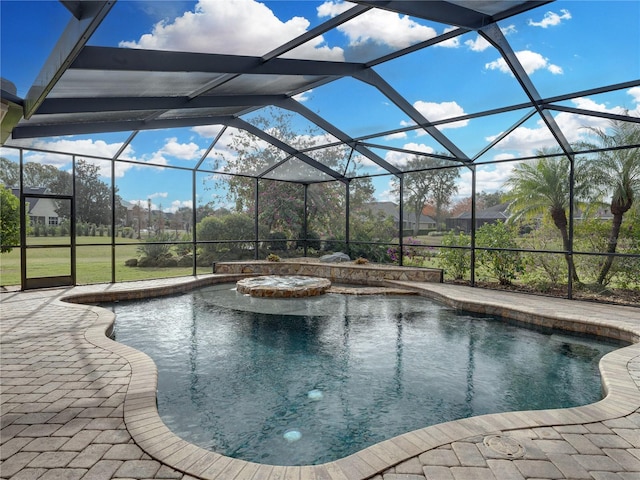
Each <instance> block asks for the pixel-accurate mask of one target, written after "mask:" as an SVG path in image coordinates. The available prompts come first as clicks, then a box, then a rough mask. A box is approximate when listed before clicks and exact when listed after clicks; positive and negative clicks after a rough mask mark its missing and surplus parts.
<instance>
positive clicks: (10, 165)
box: [0, 157, 20, 188]
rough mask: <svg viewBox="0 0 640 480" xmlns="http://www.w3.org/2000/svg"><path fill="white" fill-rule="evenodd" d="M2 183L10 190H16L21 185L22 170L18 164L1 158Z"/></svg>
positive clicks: (0, 176)
mask: <svg viewBox="0 0 640 480" xmlns="http://www.w3.org/2000/svg"><path fill="white" fill-rule="evenodd" d="M0 182H2V183H3V184H4V185H5V186H7V187H9V188H11V187H13V188H16V187H17V186H18V185H19V184H20V168H19V167H18V164H17V163H15V162H12V161H11V160H9V159H8V158H5V157H0Z"/></svg>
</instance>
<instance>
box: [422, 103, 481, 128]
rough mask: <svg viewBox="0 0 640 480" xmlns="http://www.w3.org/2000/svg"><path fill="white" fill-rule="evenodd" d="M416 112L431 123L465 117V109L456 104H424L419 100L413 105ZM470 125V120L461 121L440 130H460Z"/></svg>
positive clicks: (444, 126) (448, 124) (445, 125)
mask: <svg viewBox="0 0 640 480" xmlns="http://www.w3.org/2000/svg"><path fill="white" fill-rule="evenodd" d="M413 106H414V107H415V109H416V110H418V111H419V112H420V113H421V114H422V115H424V116H425V118H426V119H427V120H429V121H431V122H434V121H436V120H443V119H446V118H453V117H459V116H461V115H464V114H465V112H464V109H463V108H462V107H461V106H460V105H458V104H457V103H456V102H441V103H435V102H423V101H422V100H418V101H417V102H415V103H414V104H413ZM468 123H469V121H468V120H461V121H459V122H453V123H447V124H443V125H439V126H438V128H439V129H440V130H444V129H447V128H460V127H465V126H467V124H468Z"/></svg>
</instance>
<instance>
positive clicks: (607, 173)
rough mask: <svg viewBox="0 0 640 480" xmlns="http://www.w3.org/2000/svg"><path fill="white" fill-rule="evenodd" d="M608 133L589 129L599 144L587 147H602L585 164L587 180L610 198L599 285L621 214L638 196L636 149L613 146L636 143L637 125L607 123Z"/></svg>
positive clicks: (638, 157)
mask: <svg viewBox="0 0 640 480" xmlns="http://www.w3.org/2000/svg"><path fill="white" fill-rule="evenodd" d="M610 127H611V130H610V131H611V133H607V132H606V131H605V130H602V129H598V128H589V130H590V131H591V132H593V133H594V134H595V135H596V137H597V138H598V140H599V142H600V145H588V147H600V148H606V149H608V150H606V151H600V152H599V153H598V154H597V156H596V157H595V158H594V159H592V160H590V161H589V166H588V175H589V178H590V180H591V181H592V182H593V183H594V184H595V185H596V186H597V187H598V188H599V189H600V191H601V192H602V193H603V194H606V195H610V198H611V201H610V209H611V214H612V215H613V219H612V223H611V232H610V233H609V240H608V242H607V251H606V253H607V254H609V255H608V256H607V258H606V260H605V261H604V263H603V264H602V268H601V270H600V273H599V274H598V279H597V280H596V281H597V283H598V284H599V285H603V284H604V282H605V279H606V277H607V274H608V272H609V269H610V268H611V265H612V264H613V260H614V257H613V254H614V253H616V248H617V245H618V237H619V236H620V227H621V225H622V220H623V218H624V215H625V214H626V213H627V212H628V211H629V210H631V207H632V206H633V202H634V200H635V197H636V196H638V195H640V149H638V148H622V149H616V148H615V147H619V146H625V145H638V144H640V125H638V124H637V123H631V122H622V121H617V120H612V121H611V125H610Z"/></svg>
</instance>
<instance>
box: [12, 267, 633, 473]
mask: <svg viewBox="0 0 640 480" xmlns="http://www.w3.org/2000/svg"><path fill="white" fill-rule="evenodd" d="M224 278H230V279H235V277H232V276H224V275H208V276H203V277H198V279H197V280H195V281H194V279H193V278H192V277H189V278H179V279H168V280H157V281H149V282H133V283H126V284H124V283H123V284H105V285H92V286H82V287H74V288H68V289H51V290H40V291H28V292H4V293H1V294H0V308H1V310H0V314H1V318H2V322H1V331H0V333H1V335H2V338H1V352H0V353H1V388H2V390H1V397H0V398H1V399H0V402H1V425H0V427H1V430H0V462H1V463H0V476H1V477H2V478H7V479H8V478H11V479H17V480H28V479H40V478H42V479H46V480H53V479H69V480H75V479H89V480H94V479H96V480H98V479H111V478H138V479H146V478H170V479H181V478H194V477H195V478H205V479H209V478H210V479H213V478H216V479H229V480H231V479H238V480H242V479H247V480H248V479H254V480H258V479H275V478H282V479H301V480H302V479H335V480H339V479H340V480H345V479H349V480H350V479H365V478H376V479H378V480H381V479H384V480H414V479H416V480H424V479H429V480H430V479H436V480H446V479H455V480H463V479H476V478H477V479H483V480H490V479H494V478H495V479H498V480H502V479H505V480H506V479H524V478H528V479H534V478H538V479H544V478H549V479H551V478H554V479H555V478H561V479H562V478H566V479H597V480H600V479H601V480H604V479H606V480H631V479H636V480H637V479H640V410H639V408H640V344H638V343H635V344H633V345H631V346H629V347H624V348H621V349H619V350H616V351H615V352H612V353H610V354H609V355H607V356H606V357H605V358H604V359H603V362H602V363H601V366H602V370H603V383H604V388H605V390H606V392H607V396H606V398H604V399H603V400H602V401H600V402H598V403H596V404H593V405H587V406H584V407H578V408H572V409H558V410H544V411H532V412H511V413H504V414H492V415H485V416H480V417H472V418H470V419H464V420H459V421H456V422H450V423H447V424H441V425H437V426H432V427H427V428H424V429H421V430H417V431H414V432H410V433H407V434H405V435H401V436H399V437H396V438H394V439H391V440H388V441H386V442H383V443H380V444H378V445H375V446H373V447H370V448H368V449H365V450H363V451H362V452H359V453H357V454H355V455H353V456H351V457H348V458H345V459H341V460H338V461H336V462H331V463H328V464H324V465H319V466H310V467H281V466H267V465H258V464H254V463H249V462H244V461H240V460H232V459H229V458H227V457H223V456H221V455H218V454H215V453H213V452H208V451H206V450H203V449H201V448H199V447H196V446H194V445H191V444H189V443H188V442H186V441H184V440H182V439H180V438H178V437H176V436H175V435H174V434H173V433H171V432H170V431H169V430H168V429H167V428H166V426H165V425H164V424H163V423H162V421H161V420H160V417H159V416H158V413H157V410H156V407H155V389H156V378H157V377H156V370H155V366H154V364H153V362H152V361H151V360H150V359H149V358H148V357H147V356H146V355H145V354H143V353H140V352H136V351H135V350H133V349H131V348H129V347H126V346H124V345H120V344H118V343H115V342H113V341H112V340H110V339H109V338H108V337H107V336H106V335H105V332H106V331H108V329H109V327H110V325H111V324H112V322H113V314H112V313H111V312H109V311H107V310H105V309H101V308H99V307H95V306H91V305H82V304H75V303H66V302H63V301H62V300H61V299H62V298H64V297H69V296H76V297H83V298H84V299H85V300H88V301H95V299H96V298H97V296H96V294H98V293H100V294H106V295H109V296H110V298H115V297H117V296H118V295H128V296H133V297H140V296H143V295H145V294H149V293H152V292H154V291H157V292H161V293H168V292H171V291H180V290H184V289H187V288H190V287H189V286H190V285H191V284H194V283H207V282H212V281H218V280H222V279H224ZM389 285H390V286H395V287H404V288H411V289H417V290H420V291H422V293H423V294H425V295H427V296H431V297H434V298H437V299H438V300H440V301H443V302H446V303H448V304H450V305H453V306H456V307H460V308H467V309H475V310H476V311H483V312H487V313H498V314H503V315H505V314H507V315H510V316H512V317H514V318H516V319H520V320H525V319H529V320H533V321H535V322H539V323H549V322H551V323H555V324H557V325H560V324H563V325H566V324H567V323H570V324H573V325H578V329H579V330H581V331H587V332H595V333H600V334H604V335H609V336H621V337H622V338H625V339H627V340H629V341H633V342H638V341H640V309H637V308H632V307H620V306H611V305H603V304H596V303H586V302H577V301H569V300H560V299H553V298H545V297H536V296H528V295H520V294H512V293H505V292H497V291H488V290H482V289H472V288H468V287H459V286H452V285H445V284H426V283H425V284H416V283H415V282H412V283H406V282H405V283H403V282H390V283H389ZM127 292H128V293H127Z"/></svg>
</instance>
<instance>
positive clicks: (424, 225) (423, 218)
mask: <svg viewBox="0 0 640 480" xmlns="http://www.w3.org/2000/svg"><path fill="white" fill-rule="evenodd" d="M365 208H368V209H369V210H371V211H373V212H376V213H377V212H382V213H384V214H385V215H386V216H388V217H392V218H393V222H394V225H395V226H396V227H397V228H400V208H399V206H398V205H397V204H396V203H394V202H372V203H368V204H367V205H366V206H365ZM402 213H403V215H402V217H403V220H402V229H403V230H413V229H414V226H415V224H416V216H415V214H414V213H413V212H407V210H406V209H405V210H404V211H403V212H402ZM435 228H436V221H435V220H434V219H433V218H431V217H430V216H428V215H424V214H421V215H420V219H419V224H418V229H419V230H428V229H435Z"/></svg>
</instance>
